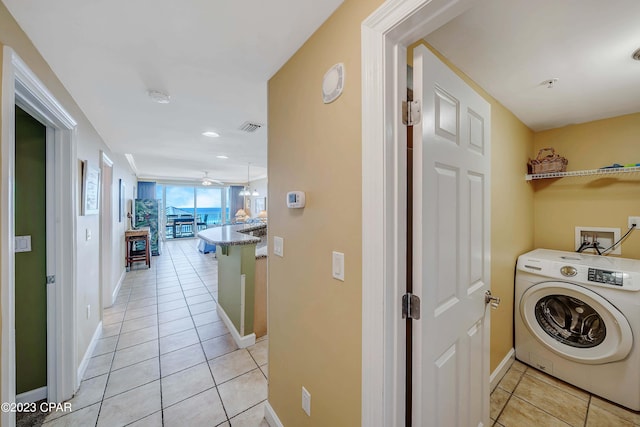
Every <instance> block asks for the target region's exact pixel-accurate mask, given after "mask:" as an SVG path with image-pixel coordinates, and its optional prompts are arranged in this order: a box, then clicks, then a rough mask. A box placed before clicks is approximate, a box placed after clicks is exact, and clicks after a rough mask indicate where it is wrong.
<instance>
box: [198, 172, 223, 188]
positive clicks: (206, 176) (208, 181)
mask: <svg viewBox="0 0 640 427" xmlns="http://www.w3.org/2000/svg"><path fill="white" fill-rule="evenodd" d="M213 184H219V185H222V184H223V182H222V181H218V180H217V179H213V178H209V172H207V171H204V177H203V178H202V185H204V186H209V185H213Z"/></svg>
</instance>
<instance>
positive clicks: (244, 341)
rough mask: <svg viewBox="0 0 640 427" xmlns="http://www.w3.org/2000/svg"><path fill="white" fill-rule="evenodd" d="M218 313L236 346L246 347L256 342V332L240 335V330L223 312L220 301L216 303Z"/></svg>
mask: <svg viewBox="0 0 640 427" xmlns="http://www.w3.org/2000/svg"><path fill="white" fill-rule="evenodd" d="M218 314H219V315H220V318H222V321H223V322H224V324H225V325H227V329H229V331H230V332H231V336H232V337H233V340H234V341H235V342H236V345H237V346H238V347H240V348H247V347H250V346H252V345H254V344H255V343H256V334H249V335H245V336H241V335H240V332H238V330H237V329H236V327H235V326H234V324H233V322H232V321H231V319H229V316H227V313H225V311H224V309H223V308H222V306H221V305H220V303H218Z"/></svg>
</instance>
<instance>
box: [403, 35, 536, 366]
mask: <svg viewBox="0 0 640 427" xmlns="http://www.w3.org/2000/svg"><path fill="white" fill-rule="evenodd" d="M416 44H423V45H425V46H426V47H427V48H428V49H430V50H431V51H432V52H433V53H434V54H436V55H437V56H438V57H439V58H440V59H441V60H442V61H443V62H444V63H445V64H447V65H448V66H449V68H451V69H452V70H453V71H454V72H455V73H456V74H457V75H458V76H460V77H461V78H462V79H463V80H464V81H465V82H466V83H467V84H468V85H470V86H471V87H472V88H473V89H474V90H475V91H476V92H477V93H478V94H480V95H481V96H482V97H483V98H485V99H486V100H487V102H489V103H490V104H491V292H492V293H493V294H494V295H496V296H499V297H500V298H501V299H502V302H501V303H500V307H499V308H498V309H496V310H494V311H493V312H492V315H491V362H490V368H491V371H492V372H493V370H494V369H495V368H496V367H497V366H498V364H499V363H500V362H501V361H502V359H504V357H505V356H506V355H507V353H508V352H509V350H511V349H512V348H513V345H514V344H513V279H514V277H513V276H514V266H515V262H516V260H517V258H518V256H519V255H520V254H522V253H524V252H527V251H529V250H531V249H533V241H534V239H533V210H534V209H533V191H532V187H531V185H529V184H527V183H526V181H525V180H524V175H525V173H526V164H527V160H528V158H529V156H530V153H531V151H532V149H533V148H532V147H533V132H532V131H531V130H530V129H529V128H528V127H527V126H525V125H524V124H523V123H522V122H521V121H520V120H519V119H518V118H517V117H516V116H514V115H513V114H512V113H511V112H510V111H509V110H507V109H506V108H505V107H504V106H503V105H502V104H500V103H499V102H498V101H497V100H496V99H495V98H493V97H492V96H491V95H489V94H488V93H487V92H486V91H485V90H484V89H482V88H481V87H480V86H478V85H477V84H476V83H475V82H474V81H473V80H471V79H470V78H469V77H468V76H467V75H465V74H464V73H463V72H462V71H460V70H459V69H458V68H457V67H456V66H455V65H453V64H452V63H451V62H450V61H449V60H447V59H446V58H445V57H444V56H442V55H441V54H440V52H438V51H436V50H435V49H433V48H432V47H431V46H429V45H428V44H427V43H426V42H424V41H419V42H417V43H416ZM412 47H413V46H410V47H409V49H408V53H407V58H408V62H409V64H412V63H413V56H412V55H413V54H412V53H411V52H412Z"/></svg>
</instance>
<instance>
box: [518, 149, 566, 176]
mask: <svg viewBox="0 0 640 427" xmlns="http://www.w3.org/2000/svg"><path fill="white" fill-rule="evenodd" d="M545 152H550V153H551V154H547V155H546V156H545V155H543V154H544V153H545ZM567 163H569V161H568V160H567V159H565V158H564V157H562V156H560V155H559V154H556V150H554V149H553V148H552V147H549V148H543V149H542V150H540V151H538V157H536V158H535V159H529V163H527V169H528V172H529V174H538V173H549V172H565V171H566V170H567Z"/></svg>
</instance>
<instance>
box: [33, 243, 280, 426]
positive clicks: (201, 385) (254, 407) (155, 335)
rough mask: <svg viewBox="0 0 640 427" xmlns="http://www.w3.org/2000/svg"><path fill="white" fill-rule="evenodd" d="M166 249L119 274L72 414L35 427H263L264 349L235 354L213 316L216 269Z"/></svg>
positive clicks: (197, 256)
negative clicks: (120, 279)
mask: <svg viewBox="0 0 640 427" xmlns="http://www.w3.org/2000/svg"><path fill="white" fill-rule="evenodd" d="M196 243H197V242H196V241H195V240H191V239H190V240H182V241H171V242H167V243H165V244H164V246H163V251H162V255H160V256H155V257H153V258H152V261H151V269H146V268H145V266H144V264H143V263H137V264H136V265H135V268H136V269H135V270H132V271H131V272H129V273H127V275H126V279H125V281H124V283H123V285H122V288H121V290H120V293H119V294H118V298H117V300H116V304H114V305H113V306H112V307H110V308H108V309H106V310H105V312H104V316H103V334H102V337H101V339H100V340H99V341H98V343H97V346H96V348H95V350H94V352H93V357H92V359H91V361H90V363H89V365H88V368H87V370H86V373H85V375H84V379H83V381H82V384H81V386H80V389H79V390H78V392H77V394H76V396H75V397H74V398H73V399H72V400H71V401H70V402H71V404H72V405H73V406H72V408H73V412H71V413H66V414H65V413H52V414H50V415H49V416H48V417H47V418H46V420H45V423H44V424H43V426H46V427H56V426H82V427H86V426H108V427H115V426H124V425H132V426H166V427H170V426H185V425H187V426H192V425H193V426H195V425H210V426H233V427H239V426H243V427H263V426H267V423H266V421H264V420H263V415H264V402H265V401H266V399H267V378H268V369H267V368H268V364H267V346H268V340H267V339H266V337H265V338H264V339H259V340H258V342H257V343H256V344H255V345H254V346H252V347H249V348H247V349H238V348H237V346H236V344H235V342H234V340H233V338H232V337H231V335H230V334H229V332H228V330H227V328H226V326H225V325H224V323H223V322H222V321H221V319H220V317H219V316H218V313H217V312H216V297H217V260H216V259H215V257H214V256H213V254H207V255H204V254H202V253H200V252H198V250H197V248H196Z"/></svg>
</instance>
